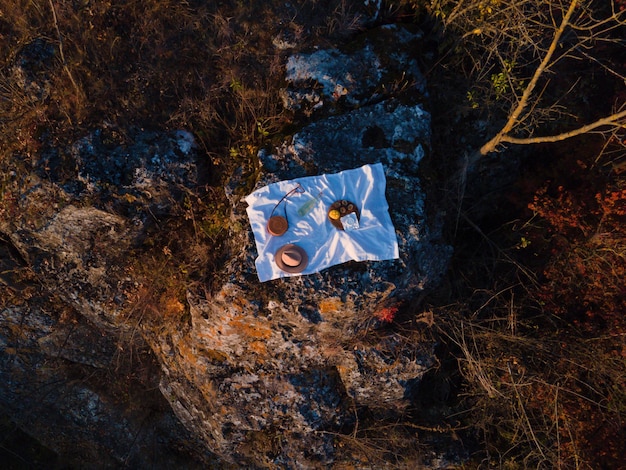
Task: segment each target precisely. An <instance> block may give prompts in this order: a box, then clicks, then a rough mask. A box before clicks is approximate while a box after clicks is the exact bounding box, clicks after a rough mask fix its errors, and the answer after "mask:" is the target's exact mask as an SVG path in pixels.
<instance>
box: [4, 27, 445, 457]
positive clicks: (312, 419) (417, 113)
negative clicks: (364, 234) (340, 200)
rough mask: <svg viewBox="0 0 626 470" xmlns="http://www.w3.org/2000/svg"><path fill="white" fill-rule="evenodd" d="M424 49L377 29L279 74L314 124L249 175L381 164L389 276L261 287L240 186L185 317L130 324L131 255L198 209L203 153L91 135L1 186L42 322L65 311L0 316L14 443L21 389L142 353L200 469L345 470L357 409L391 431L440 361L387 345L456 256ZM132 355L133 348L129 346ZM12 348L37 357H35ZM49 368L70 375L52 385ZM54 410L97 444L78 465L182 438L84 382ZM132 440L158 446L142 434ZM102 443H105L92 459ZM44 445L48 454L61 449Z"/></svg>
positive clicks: (347, 272) (162, 305) (173, 138)
mask: <svg viewBox="0 0 626 470" xmlns="http://www.w3.org/2000/svg"><path fill="white" fill-rule="evenodd" d="M376 37H379V41H378V42H376V41H374V39H373V38H376ZM380 39H384V40H383V41H382V43H381V42H380ZM418 40H419V35H416V34H415V33H412V32H409V31H406V30H403V29H399V28H396V27H385V28H383V30H380V31H378V33H370V34H369V35H368V36H367V37H364V38H361V39H359V40H358V41H357V42H355V43H354V44H352V45H351V46H350V47H349V48H348V49H346V50H344V51H339V50H327V51H322V50H319V51H315V52H313V53H310V54H296V55H294V56H292V57H291V58H290V59H288V61H287V79H288V82H289V83H288V87H287V89H286V90H285V97H286V98H285V99H286V105H287V106H289V107H292V108H294V109H295V108H298V109H300V110H305V109H308V110H309V111H310V112H309V111H307V112H306V113H305V114H309V115H314V116H315V119H316V120H315V121H314V122H310V123H308V124H307V125H304V126H303V127H302V128H301V129H300V131H298V132H297V133H296V134H295V135H293V136H292V137H290V138H289V139H287V140H285V141H284V142H283V143H282V144H280V145H278V146H275V147H272V148H268V149H265V150H264V151H262V152H261V153H260V154H259V162H258V165H257V166H258V168H259V170H258V174H257V175H256V176H257V178H256V186H257V187H260V186H262V185H265V184H267V183H269V182H273V181H278V180H282V179H291V178H296V177H299V176H305V175H313V174H322V173H332V172H337V171H340V170H344V169H350V168H355V167H358V166H361V165H363V164H366V163H378V162H380V163H382V164H383V165H384V168H385V173H386V178H387V199H388V202H389V206H390V214H391V219H392V221H393V224H394V226H395V229H396V234H397V238H398V243H399V249H400V258H399V259H397V260H393V261H382V262H363V263H354V262H351V263H346V264H344V265H340V266H335V267H332V268H330V269H327V270H325V271H323V272H320V273H317V274H313V275H309V276H304V277H295V278H289V279H283V280H276V281H270V282H268V283H263V284H261V283H260V282H259V281H258V278H257V276H256V272H255V267H254V258H255V256H256V252H255V245H254V240H253V237H252V232H251V230H250V228H249V225H248V222H247V219H246V214H245V204H244V203H243V202H242V199H241V196H242V194H241V189H240V188H241V187H242V186H243V181H242V179H241V177H240V176H239V175H238V174H237V173H235V174H233V175H231V178H230V180H229V181H228V183H227V186H226V188H225V194H226V196H227V197H228V199H229V203H230V206H231V207H232V213H231V214H230V218H231V220H230V221H231V224H230V232H229V236H228V243H227V245H226V249H225V252H224V253H223V254H222V259H223V262H222V264H221V265H220V266H219V268H218V269H217V270H216V271H215V272H211V273H209V276H208V277H209V278H210V283H205V284H202V285H197V284H196V285H193V286H192V285H189V286H186V287H187V293H186V298H185V299H182V298H181V299H178V298H171V299H169V300H168V299H167V298H166V297H167V296H166V295H165V294H164V295H163V296H162V297H161V298H160V299H159V301H158V302H154V305H151V306H149V310H150V311H151V312H152V313H153V318H152V320H151V321H141V319H138V318H136V316H135V315H134V314H135V313H136V312H137V311H138V310H137V306H138V305H139V304H141V302H143V300H142V292H145V289H148V285H149V284H150V279H149V278H146V274H145V272H144V276H143V277H139V276H138V275H137V266H136V264H134V263H136V262H137V259H139V258H136V259H133V253H135V254H137V256H139V255H138V253H139V251H140V250H139V249H138V247H140V246H144V245H142V244H144V242H146V240H147V239H148V238H149V233H150V230H151V227H155V226H157V227H158V226H159V223H160V221H161V220H162V219H163V218H166V217H171V216H172V215H173V214H174V212H175V210H174V208H175V207H180V206H181V205H183V204H185V203H188V201H187V202H185V201H186V199H185V198H186V196H187V195H190V194H194V191H195V190H196V186H197V184H198V172H197V167H198V166H197V164H198V158H197V157H198V153H197V149H196V148H195V145H194V141H193V137H192V136H191V134H190V133H188V132H184V131H178V132H171V133H166V134H161V133H155V132H148V131H140V130H136V131H126V132H121V131H120V130H119V129H116V128H115V127H113V126H107V125H103V126H102V128H100V129H97V130H94V131H93V132H91V133H89V134H88V135H86V136H85V137H84V138H82V139H80V140H78V141H77V142H75V143H74V144H73V145H70V146H68V147H66V148H54V147H50V148H47V149H44V151H43V152H42V155H43V157H42V158H41V159H40V160H39V161H37V162H35V165H33V167H32V168H30V171H24V170H23V169H22V170H20V171H15V172H14V174H13V176H12V180H11V181H9V182H7V184H6V190H5V197H4V202H3V205H2V207H1V210H2V211H3V212H2V213H3V215H4V217H3V218H2V221H1V222H0V231H1V232H2V234H3V237H4V238H5V239H6V243H7V245H10V249H11V250H13V251H15V252H16V253H17V254H16V256H17V257H19V258H21V260H22V261H23V263H24V266H28V269H30V270H32V273H34V275H35V276H36V277H37V279H39V280H40V282H41V283H42V285H43V287H44V290H45V292H47V293H49V294H50V295H53V296H54V298H55V299H56V300H55V302H57V303H55V305H56V306H57V307H55V308H58V305H64V306H65V307H67V308H68V309H70V310H71V312H74V313H72V314H71V315H69V314H68V315H69V316H68V317H67V318H65V317H63V318H61V316H59V315H49V314H47V313H46V312H45V311H44V309H42V308H39V309H36V308H33V307H32V306H29V307H28V308H26V307H23V306H18V305H8V304H7V306H6V307H3V309H4V310H3V313H2V315H3V321H2V325H3V329H2V331H0V333H2V335H1V336H0V346H1V347H2V348H3V356H2V358H3V361H2V367H3V369H2V374H3V376H7V377H9V376H10V377H15V378H13V379H11V380H18V381H21V382H19V384H18V386H15V383H14V382H12V383H9V382H7V381H4V383H3V385H2V387H0V393H2V394H3V398H4V399H5V401H6V402H8V403H10V404H11V407H12V408H11V412H12V413H13V414H15V416H18V415H20V414H22V413H24V415H25V416H29V418H28V419H23V420H22V421H21V424H22V425H23V426H25V427H26V426H36V425H37V422H36V419H35V417H33V416H31V415H29V414H28V413H26V411H25V410H24V409H23V408H20V405H19V403H20V399H21V397H25V396H27V393H26V389H27V388H28V384H32V383H34V384H36V386H39V384H41V383H48V382H49V381H54V380H56V378H59V377H65V376H67V374H68V371H67V367H69V366H68V364H70V365H72V367H74V366H75V365H80V367H88V368H93V369H94V370H95V371H108V370H110V369H111V362H112V361H114V359H115V357H116V356H118V355H119V354H120V348H122V349H123V345H125V344H126V345H131V346H134V347H135V348H137V347H140V349H141V348H149V350H150V351H149V352H148V351H147V350H146V351H144V353H143V354H142V355H140V356H139V357H142V358H143V360H145V361H147V360H148V359H147V358H151V360H154V361H155V364H158V368H159V369H160V374H159V375H158V376H157V375H156V374H155V370H154V369H149V368H146V373H150V374H154V375H152V376H151V378H150V379H145V380H144V383H145V384H152V385H155V381H156V380H157V379H158V389H159V391H160V394H161V395H162V397H161V398H164V399H165V402H167V403H168V406H169V407H170V409H171V410H173V412H174V413H175V415H176V416H177V418H178V420H179V421H180V422H181V423H182V424H183V425H184V427H185V429H186V430H187V431H189V432H191V434H192V435H193V436H194V439H198V440H199V441H201V442H203V443H204V445H205V451H204V454H203V453H202V451H199V454H202V455H203V458H204V459H205V461H206V460H207V459H209V458H210V457H209V456H210V454H209V452H208V451H207V450H206V449H208V450H209V451H210V452H214V453H215V454H217V455H219V456H220V457H221V458H222V459H223V461H225V462H231V463H233V464H235V465H248V466H258V467H276V466H278V467H285V468H319V467H320V466H321V465H325V464H330V463H332V462H333V461H334V460H336V459H338V458H344V457H342V456H340V450H339V449H338V448H337V447H336V445H335V444H336V442H335V439H334V437H333V434H335V433H338V432H343V431H345V430H346V429H350V428H351V427H352V426H353V425H354V424H355V419H356V415H355V410H362V409H370V410H381V411H382V412H384V413H386V414H389V415H398V416H399V415H400V414H401V413H402V410H403V409H404V408H405V407H406V405H407V404H408V401H407V400H406V396H407V394H409V392H410V387H411V386H412V385H414V384H415V383H416V382H419V380H420V378H421V377H422V376H423V374H424V373H425V372H426V371H427V370H428V369H429V368H430V367H431V366H432V365H433V362H434V359H433V344H432V343H430V342H427V341H418V340H417V338H418V337H417V336H411V335H409V334H399V333H398V332H397V331H396V330H395V329H394V318H399V317H401V316H402V315H405V318H408V317H409V315H410V313H411V305H412V302H413V301H414V299H416V298H417V297H418V296H419V295H421V294H422V293H423V292H425V291H426V290H427V289H429V288H431V287H433V286H434V285H436V283H437V282H438V280H439V279H440V277H441V276H442V274H443V272H444V271H445V269H446V265H447V262H448V259H449V256H450V249H449V247H448V246H446V245H445V244H444V243H442V241H441V238H440V232H439V229H440V227H439V226H438V222H437V220H436V218H433V217H431V215H430V214H429V212H428V210H427V208H428V205H429V200H428V197H427V194H426V193H425V190H424V188H423V186H422V183H421V180H420V171H421V165H422V161H423V160H424V159H426V158H428V157H429V152H430V146H429V142H430V117H429V114H428V112H427V110H426V109H425V107H424V105H423V104H422V103H421V95H420V93H419V92H420V90H423V82H422V79H421V75H420V73H419V68H418V67H417V65H416V63H415V62H414V61H413V60H412V59H411V57H412V54H413V53H414V51H415V47H416V41H418ZM385 43H386V44H388V46H389V45H392V46H393V48H394V49H393V51H390V50H389V49H387V50H385V49H384V47H383V45H384V44H385ZM329 60H332V61H335V62H334V65H333V63H330V64H329V63H328V61H329ZM365 69H367V70H369V71H370V72H371V73H370V74H369V75H367V76H365V75H364V74H363V71H364V70H365ZM331 72H332V73H331ZM333 74H334V75H333ZM398 74H399V75H398ZM409 76H410V77H411V78H410V79H408V78H406V77H409ZM320 77H322V78H323V79H324V80H327V79H329V80H330V85H327V84H325V83H321V82H319V80H320V79H321V78H320ZM329 77H330V78H329ZM311 87H312V89H313V90H315V93H316V95H315V96H316V98H314V99H313V101H311V100H309V98H308V96H310V89H311ZM405 87H413V88H412V92H411V93H410V94H409V95H408V96H409V97H403V99H401V100H400V99H397V98H394V95H396V94H397V93H398V91H401V90H400V89H404V88H405ZM311 103H313V104H312V105H311ZM320 103H321V105H320ZM307 107H308V108H307ZM212 248H213V247H211V246H201V247H195V249H196V250H198V249H202V250H207V251H208V250H211V249H212ZM7 249H8V248H7ZM163 253H165V251H163ZM164 299H165V300H164ZM183 301H185V303H186V304H185V305H183V303H182V302H183ZM168 302H169V303H168ZM144 307H145V306H144ZM146 311H147V310H146ZM155 312H156V314H154V313H155ZM172 312H174V314H171V313H172ZM18 325H19V327H18ZM29 325H30V326H29ZM31 326H32V328H31ZM29 328H30V329H29ZM18 330H19V331H21V332H20V333H19V334H18ZM20 335H24V339H20V338H22V336H20ZM98 335H100V336H101V337H102V338H101V339H100V337H99V336H98ZM135 337H139V338H140V339H139V340H136V341H135V340H133V341H131V340H129V339H128V338H135ZM16 341H17V342H19V345H20V346H19V348H17V347H16V346H15V344H16ZM125 341H126V342H125ZM25 345H27V346H28V350H29V351H30V350H32V351H34V352H33V353H32V354H31V355H30V356H29V355H28V354H26V353H25V352H24V351H23V348H24V347H25ZM12 348H13V349H12ZM16 348H17V349H16ZM18 349H19V351H20V354H17V352H18V351H17V350H18ZM11 354H14V355H15V357H19V360H17V359H12V357H13V356H11ZM24 354H26V355H24ZM29 354H30V353H29ZM25 357H26V358H28V361H30V363H29V364H26V363H24V362H23V361H24V360H25V359H24V358H25ZM52 360H54V361H53V363H54V364H63V365H64V368H63V370H62V371H58V373H56V372H55V371H50V370H48V369H47V366H48V364H50V363H51V362H50V361H52ZM16 361H17V362H16ZM19 361H22V363H20V362H19ZM65 366H67V367H65ZM59 370H60V369H59ZM128 370H133V368H132V366H129V369H128ZM29 374H30V375H29ZM64 374H65V375H64ZM20 377H23V378H20ZM42 381H43V382H42ZM11 393H12V394H13V395H10V394H11ZM49 396H50V400H47V398H46V399H42V400H41V403H42V406H45V407H46V409H47V410H48V412H49V413H50V416H54V417H55V418H54V419H55V420H56V422H58V423H59V428H60V429H64V430H65V429H67V430H73V431H64V432H67V436H72V438H76V439H82V440H84V441H90V439H91V441H92V442H93V444H94V445H93V447H92V448H90V450H89V451H87V450H86V451H85V452H83V453H81V454H80V455H79V456H78V457H77V458H78V459H80V458H83V457H84V456H87V457H85V458H88V457H89V456H90V455H92V454H90V453H89V452H96V454H97V453H98V452H105V449H107V451H108V452H109V453H110V454H111V461H112V462H118V463H119V462H126V463H128V462H132V463H134V462H135V460H132V459H137V460H136V462H138V465H142V464H144V463H145V461H141V458H142V457H141V456H142V455H143V454H142V452H141V451H140V450H137V449H136V448H135V447H133V446H135V442H138V443H140V442H143V441H138V439H139V438H138V437H137V436H142V437H141V439H144V438H145V439H149V438H154V439H163V436H162V433H167V432H168V431H167V430H168V429H172V430H173V431H172V435H171V436H170V437H171V442H170V444H171V445H175V443H176V442H178V441H177V439H178V436H183V435H184V432H181V433H180V434H177V432H178V430H177V428H176V426H175V424H172V423H169V424H168V420H169V419H171V415H168V414H167V413H166V412H164V411H163V410H159V413H157V414H155V415H149V416H148V417H145V416H144V417H142V415H141V413H134V412H133V410H122V409H120V407H119V402H115V400H113V399H112V397H110V396H109V395H107V394H106V393H105V392H103V391H102V389H98V388H97V387H95V386H92V384H90V383H73V382H68V383H64V384H63V386H60V388H58V389H55V390H53V391H51V392H50V395H49ZM155 400H156V399H155ZM156 402H157V403H160V404H162V402H159V401H158V400H157V401H156ZM159 406H160V405H159ZM162 411H163V412H162ZM137 423H139V428H138V427H137V426H138V424H137ZM39 424H40V425H41V423H39ZM170 424H171V428H170V427H169V426H170ZM144 425H149V426H150V427H152V428H154V429H155V431H153V434H146V435H145V436H147V437H145V436H144V434H141V433H142V432H143V431H142V429H144V428H143V426H144ZM79 429H80V430H83V434H82V435H80V434H79V433H78V430H79ZM98 429H106V430H107V431H106V432H107V433H108V434H107V438H106V439H104V440H103V441H102V442H99V443H97V442H96V439H95V434H96V433H97V430H98ZM159 430H160V431H159ZM72 432H74V433H75V434H72ZM79 435H80V436H81V437H77V436H79ZM38 436H39V437H41V438H42V439H43V440H44V441H45V442H47V443H51V445H52V446H53V447H55V448H58V449H61V444H60V441H61V439H55V436H53V435H51V434H49V433H44V432H42V433H39V434H38ZM146 442H147V441H146ZM129 446H130V447H129ZM137 446H138V448H140V445H139V444H137ZM190 447H192V448H195V447H194V446H193V445H191V446H190ZM129 448H130V449H134V450H132V452H131V451H130V450H129ZM94 449H95V451H94ZM60 451H65V450H60ZM190 451H191V450H190ZM94 455H95V454H94ZM81 456H83V457H81ZM129 459H131V460H129ZM169 463H170V462H169V461H166V460H163V462H160V463H159V464H158V465H156V466H157V467H158V466H163V467H166V466H167V465H168V464H169Z"/></svg>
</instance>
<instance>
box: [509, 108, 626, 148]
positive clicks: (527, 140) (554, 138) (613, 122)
mask: <svg viewBox="0 0 626 470" xmlns="http://www.w3.org/2000/svg"><path fill="white" fill-rule="evenodd" d="M624 118H626V110H624V111H621V112H619V113H615V114H612V115H611V116H608V117H605V118H602V119H598V120H597V121H595V122H592V123H591V124H587V125H586V126H582V127H579V128H578V129H574V130H571V131H568V132H562V133H561V134H557V135H550V136H545V137H521V138H518V137H511V136H508V135H504V136H502V138H501V140H500V142H507V143H510V144H541V143H545V142H559V141H561V140H565V139H569V138H570V137H575V136H577V135H582V134H586V133H588V132H591V131H593V130H595V129H597V128H599V127H603V126H619V127H626V122H624V123H621V124H620V122H619V121H620V119H624Z"/></svg>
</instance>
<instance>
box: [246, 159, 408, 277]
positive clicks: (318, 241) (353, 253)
mask: <svg viewBox="0 0 626 470" xmlns="http://www.w3.org/2000/svg"><path fill="white" fill-rule="evenodd" d="M298 184H300V186H301V187H302V189H303V190H304V192H302V193H294V194H292V195H291V196H290V197H288V198H286V199H285V200H284V201H283V202H282V203H281V204H280V205H279V206H278V207H276V204H277V203H278V202H279V201H280V200H281V198H282V197H283V196H284V195H285V194H287V193H289V192H290V191H291V190H293V189H294V188H295V187H296V186H297V185H298ZM385 184H386V180H385V173H384V170H383V166H382V164H380V163H377V164H374V165H365V166H362V167H361V168H357V169H354V170H345V171H342V172H339V173H335V174H327V175H320V176H308V177H304V178H297V179H293V180H287V181H280V182H278V183H272V184H270V185H267V186H264V187H263V188H260V189H258V190H256V191H254V192H253V193H252V194H250V195H248V196H247V197H246V202H247V203H248V208H247V212H248V217H249V219H250V225H251V226H252V232H253V233H254V239H255V242H256V247H257V252H258V257H257V259H256V261H255V263H256V268H257V273H258V275H259V280H260V281H261V282H265V281H269V280H270V279H277V278H280V277H287V276H299V275H304V274H312V273H315V272H318V271H321V270H323V269H325V268H328V267H330V266H334V265H336V264H340V263H345V262H346V261H350V260H354V261H365V260H373V261H380V260H386V259H395V258H398V241H397V239H396V232H395V229H394V227H393V224H392V223H391V218H390V216H389V210H388V209H389V206H388V204H387V200H386V199H385ZM320 193H321V197H320V196H319V194H320ZM316 196H317V197H319V201H318V202H317V203H316V204H315V206H314V208H313V210H311V211H310V212H309V213H308V214H306V215H304V216H301V215H299V214H298V209H300V208H301V207H302V206H303V205H304V204H305V203H307V202H308V201H310V200H311V199H312V198H315V197H316ZM338 200H347V201H350V202H352V203H354V204H355V205H356V206H357V207H358V209H359V212H360V220H359V223H358V228H356V229H353V230H338V229H337V228H335V227H334V226H333V225H332V224H331V222H330V221H329V220H328V210H329V208H330V205H331V204H333V203H334V202H335V201H338ZM274 207H276V209H275V210H274ZM272 210H274V215H280V216H283V217H284V216H285V215H286V217H287V220H288V222H289V228H288V230H287V232H286V233H284V234H283V235H281V236H272V235H270V233H269V232H268V231H267V220H268V219H269V217H270V215H271V214H272ZM288 243H293V244H295V245H298V246H299V247H301V248H303V249H304V250H305V251H306V252H307V254H308V257H309V264H308V266H307V267H306V269H304V271H302V272H301V273H296V274H293V273H287V272H284V271H282V270H281V269H280V268H279V267H278V266H277V265H276V263H275V261H274V253H276V251H277V250H278V249H279V248H280V247H281V246H283V245H286V244H288Z"/></svg>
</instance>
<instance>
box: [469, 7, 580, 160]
mask: <svg viewBox="0 0 626 470" xmlns="http://www.w3.org/2000/svg"><path fill="white" fill-rule="evenodd" d="M577 4H578V0H572V1H571V3H570V6H569V8H568V10H567V12H566V13H565V15H564V16H563V19H562V20H561V24H560V25H559V27H558V28H557V30H556V31H555V33H554V37H553V38H552V42H551V43H550V47H549V48H548V51H547V52H546V55H545V56H544V58H543V60H542V61H541V63H540V64H539V66H538V67H537V69H536V70H535V73H534V74H533V76H532V78H531V80H530V82H529V83H528V86H527V87H526V89H525V90H524V93H523V94H522V97H521V98H520V100H519V101H518V103H517V105H516V106H515V108H514V109H513V111H512V112H511V114H510V115H509V118H508V119H507V122H506V123H505V125H504V127H503V128H502V129H501V130H500V132H498V133H497V134H496V135H495V136H494V137H493V138H492V139H491V140H489V142H487V143H486V144H485V145H483V146H482V147H481V148H480V154H481V155H486V154H488V153H491V152H493V151H495V150H496V148H497V146H498V145H499V144H500V143H501V142H502V139H503V138H504V137H505V136H506V135H507V134H508V133H509V132H511V130H512V129H513V128H514V127H515V126H516V125H517V124H518V123H519V116H520V114H521V113H522V111H523V110H524V108H525V107H526V106H527V105H528V101H529V99H530V97H531V95H532V92H533V91H534V89H535V86H536V85H537V82H538V81H539V78H540V77H541V75H542V74H543V72H544V70H545V69H546V67H547V66H548V64H549V63H550V60H551V59H552V56H553V55H554V52H555V51H556V48H557V46H558V44H559V41H560V40H561V36H562V35H563V32H564V31H565V28H566V27H567V26H568V24H569V22H570V19H571V17H572V15H573V14H574V10H575V9H576V6H577Z"/></svg>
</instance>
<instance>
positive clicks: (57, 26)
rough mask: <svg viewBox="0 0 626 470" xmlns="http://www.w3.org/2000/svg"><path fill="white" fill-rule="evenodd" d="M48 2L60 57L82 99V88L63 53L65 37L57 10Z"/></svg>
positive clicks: (50, 0) (50, 1)
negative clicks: (62, 33) (60, 26)
mask: <svg viewBox="0 0 626 470" xmlns="http://www.w3.org/2000/svg"><path fill="white" fill-rule="evenodd" d="M48 2H49V3H50V9H51V10H52V19H53V20H54V29H56V32H57V36H58V38H59V55H60V56H61V62H63V68H64V69H65V72H66V73H67V76H68V77H69V79H70V81H71V82H72V85H73V86H74V89H75V90H76V94H77V96H78V97H80V96H81V95H82V93H81V91H80V88H79V87H78V84H77V83H76V80H74V77H73V76H72V72H71V71H70V68H69V67H68V65H67V61H66V60H65V54H64V52H63V36H62V35H61V30H60V29H59V21H58V19H57V12H56V8H55V7H54V3H53V2H52V0H48Z"/></svg>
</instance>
